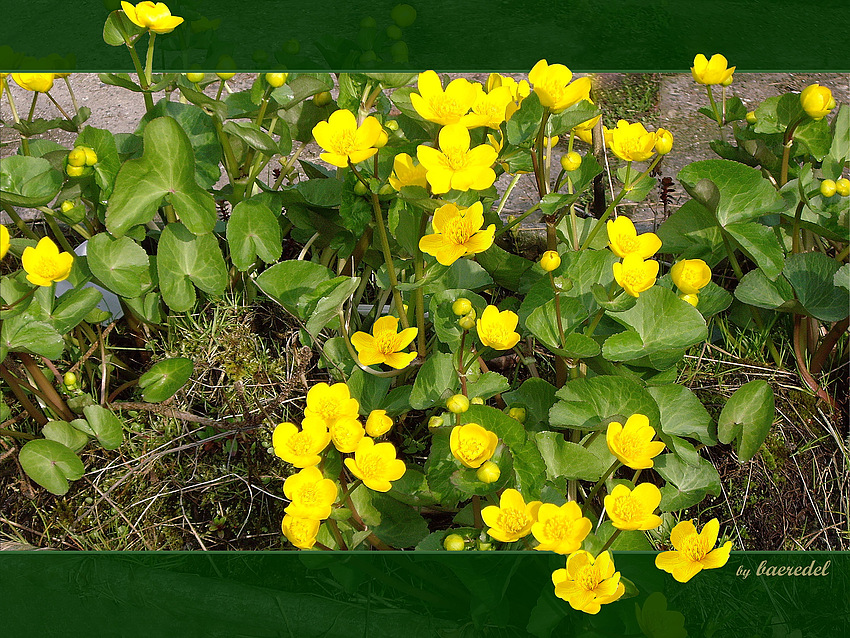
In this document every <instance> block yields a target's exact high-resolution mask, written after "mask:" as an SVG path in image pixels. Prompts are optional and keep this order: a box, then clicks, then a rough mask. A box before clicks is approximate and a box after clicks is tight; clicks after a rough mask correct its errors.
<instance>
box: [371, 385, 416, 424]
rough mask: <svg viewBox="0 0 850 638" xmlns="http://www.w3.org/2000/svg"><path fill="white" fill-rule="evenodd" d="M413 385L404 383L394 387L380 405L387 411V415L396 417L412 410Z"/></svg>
mask: <svg viewBox="0 0 850 638" xmlns="http://www.w3.org/2000/svg"><path fill="white" fill-rule="evenodd" d="M412 390H413V386H412V385H403V386H400V387H398V388H393V389H392V390H390V393H389V394H388V395H387V396H386V398H385V399H384V401H383V402H382V403H381V405H380V406H379V407H380V408H381V409H382V410H386V411H387V416H391V417H395V416H398V415H400V414H405V413H407V412H410V393H411V391H412Z"/></svg>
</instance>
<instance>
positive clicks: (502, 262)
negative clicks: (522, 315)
mask: <svg viewBox="0 0 850 638" xmlns="http://www.w3.org/2000/svg"><path fill="white" fill-rule="evenodd" d="M476 259H477V260H478V263H479V264H481V265H482V266H483V267H484V270H486V271H487V272H488V273H490V276H491V277H492V278H493V281H495V282H496V283H497V284H499V285H500V286H502V287H503V288H507V289H508V290H511V291H513V292H519V293H526V292H528V290H529V289H530V288H531V286H533V285H534V284H535V283H536V282H537V279H538V278H539V274H538V272H540V270H539V267H538V268H536V269H534V267H535V265H536V264H535V263H534V262H533V261H529V260H528V259H524V258H522V257H519V256H517V255H513V254H511V253H509V252H508V251H506V250H503V249H502V248H499V246H497V245H496V244H493V245H492V246H490V248H488V249H487V250H485V251H484V252H483V253H478V255H476ZM532 269H534V271H532Z"/></svg>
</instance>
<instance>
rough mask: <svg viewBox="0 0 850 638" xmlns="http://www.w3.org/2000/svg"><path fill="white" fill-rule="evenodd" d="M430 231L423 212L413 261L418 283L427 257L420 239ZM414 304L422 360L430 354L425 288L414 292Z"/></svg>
mask: <svg viewBox="0 0 850 638" xmlns="http://www.w3.org/2000/svg"><path fill="white" fill-rule="evenodd" d="M427 230H428V213H427V212H425V211H422V216H421V217H420V218H419V237H418V239H417V241H416V255H415V256H414V259H413V269H414V273H415V275H416V282H417V283H418V282H420V281H422V280H423V279H424V278H425V255H424V254H423V253H422V251H421V250H420V249H419V239H421V238H422V237H423V236H424V235H425V233H426V231H427ZM413 299H414V304H415V306H416V328H417V332H416V351H417V353H418V354H419V357H420V358H421V359H424V358H425V356H426V355H427V354H428V348H427V346H426V342H425V290H424V288H423V286H419V287H418V288H417V289H416V290H415V291H414V292H413Z"/></svg>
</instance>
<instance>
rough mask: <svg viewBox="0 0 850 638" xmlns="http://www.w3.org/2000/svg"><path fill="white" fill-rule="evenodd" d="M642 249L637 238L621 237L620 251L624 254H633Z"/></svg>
mask: <svg viewBox="0 0 850 638" xmlns="http://www.w3.org/2000/svg"><path fill="white" fill-rule="evenodd" d="M638 248H640V243H639V242H638V240H637V237H628V236H623V235H620V250H622V251H623V252H624V253H633V252H636V251H637V250H638Z"/></svg>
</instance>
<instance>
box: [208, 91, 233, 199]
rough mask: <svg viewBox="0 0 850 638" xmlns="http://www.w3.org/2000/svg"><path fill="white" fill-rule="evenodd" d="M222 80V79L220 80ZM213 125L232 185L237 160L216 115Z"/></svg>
mask: <svg viewBox="0 0 850 638" xmlns="http://www.w3.org/2000/svg"><path fill="white" fill-rule="evenodd" d="M222 82H223V80H222ZM213 126H214V127H215V132H216V135H217V136H218V141H219V142H220V143H221V149H222V151H224V170H225V172H227V177H228V178H229V179H230V184H231V185H233V182H234V181H235V179H236V173H235V172H234V171H235V170H236V166H237V162H236V156H235V155H234V154H233V147H232V146H231V145H230V140H229V139H228V137H227V135H226V134H225V132H224V128H223V127H222V125H221V120H219V119H218V117H216V116H213Z"/></svg>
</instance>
